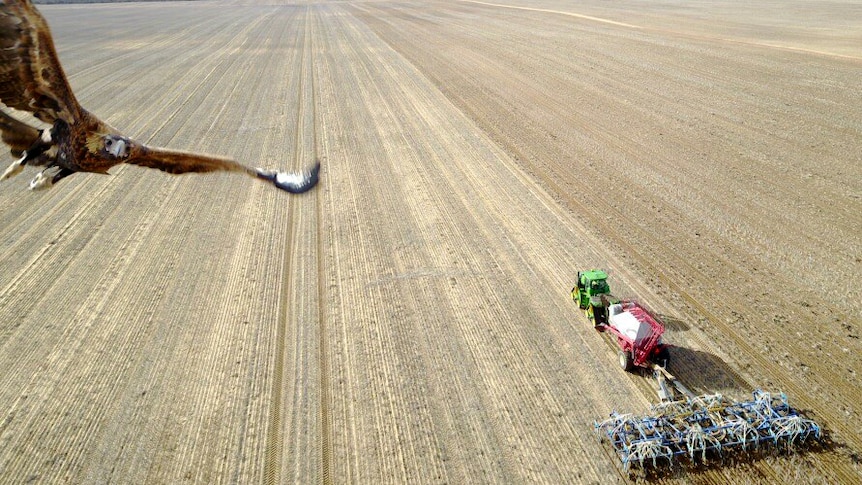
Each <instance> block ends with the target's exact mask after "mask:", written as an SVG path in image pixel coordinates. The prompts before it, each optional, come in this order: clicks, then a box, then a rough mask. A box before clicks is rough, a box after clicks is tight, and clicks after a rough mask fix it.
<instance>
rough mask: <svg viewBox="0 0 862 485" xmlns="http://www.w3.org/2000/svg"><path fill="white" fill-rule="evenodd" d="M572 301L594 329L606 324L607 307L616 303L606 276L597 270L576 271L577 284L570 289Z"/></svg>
mask: <svg viewBox="0 0 862 485" xmlns="http://www.w3.org/2000/svg"><path fill="white" fill-rule="evenodd" d="M572 299H573V300H575V301H576V302H577V303H578V306H579V307H580V308H581V310H584V312H585V313H586V314H587V318H589V319H590V321H592V322H593V324H594V325H595V326H596V327H598V326H601V325H607V324H608V307H609V306H610V305H612V304H614V303H616V298H614V296H613V295H611V287H610V286H608V274H607V273H605V272H604V271H602V270H599V269H593V270H590V271H578V284H577V285H576V286H575V287H574V288H572Z"/></svg>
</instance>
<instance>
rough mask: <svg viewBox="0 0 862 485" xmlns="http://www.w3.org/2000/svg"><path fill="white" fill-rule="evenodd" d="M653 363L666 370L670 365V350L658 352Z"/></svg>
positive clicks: (665, 349)
mask: <svg viewBox="0 0 862 485" xmlns="http://www.w3.org/2000/svg"><path fill="white" fill-rule="evenodd" d="M655 362H656V364H658V365H660V366H662V367H664V368H665V369H667V368H668V366H669V365H670V350H668V349H667V347H665V348H663V349H661V350H659V352H658V355H656V358H655Z"/></svg>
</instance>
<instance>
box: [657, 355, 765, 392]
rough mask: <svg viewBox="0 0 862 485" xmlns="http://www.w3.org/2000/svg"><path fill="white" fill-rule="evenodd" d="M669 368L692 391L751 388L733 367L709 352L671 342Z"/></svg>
mask: <svg viewBox="0 0 862 485" xmlns="http://www.w3.org/2000/svg"><path fill="white" fill-rule="evenodd" d="M668 371H669V372H670V373H672V374H673V375H674V376H676V378H677V380H679V382H680V383H682V385H684V386H685V387H687V388H688V389H689V390H691V392H693V393H695V394H714V393H716V392H721V393H726V392H727V391H728V390H732V391H735V392H741V393H744V394H750V393H751V392H752V391H753V389H751V388H750V385H749V384H748V382H746V380H745V379H743V378H742V377H741V376H740V375H739V374H738V373H737V372H736V371H735V370H733V368H732V367H730V366H729V365H727V363H725V362H724V361H723V360H721V358H719V357H717V356H716V355H713V354H711V353H709V352H702V351H700V350H694V349H689V348H687V347H681V346H676V345H672V346H671V347H670V364H669V365H668Z"/></svg>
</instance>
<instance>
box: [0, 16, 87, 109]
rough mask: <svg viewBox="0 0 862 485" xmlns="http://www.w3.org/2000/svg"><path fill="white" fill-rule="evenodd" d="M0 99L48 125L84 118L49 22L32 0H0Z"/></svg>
mask: <svg viewBox="0 0 862 485" xmlns="http://www.w3.org/2000/svg"><path fill="white" fill-rule="evenodd" d="M0 102H2V103H3V104H5V105H6V106H8V107H10V108H15V109H17V110H21V111H28V112H30V113H33V115H34V116H35V117H36V118H38V119H39V120H41V121H43V122H45V123H48V124H53V123H54V121H56V120H57V119H62V120H64V121H66V122H67V123H69V124H74V123H75V121H77V120H78V119H80V117H81V112H82V108H81V106H80V105H79V104H78V101H77V100H76V99H75V95H74V94H73V93H72V88H71V87H70V86H69V81H68V80H67V79H66V75H65V74H64V73H63V68H62V67H61V66H60V61H59V59H58V58H57V52H56V50H55V48H54V41H53V40H52V38H51V31H50V30H49V29H48V23H47V22H45V19H44V17H42V14H40V13H39V11H38V10H36V8H35V7H34V6H33V4H32V3H30V0H0Z"/></svg>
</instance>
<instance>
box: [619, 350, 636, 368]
mask: <svg viewBox="0 0 862 485" xmlns="http://www.w3.org/2000/svg"><path fill="white" fill-rule="evenodd" d="M619 358H620V367H622V368H623V370H624V371H626V372H631V371H632V370H634V368H635V360H634V358H633V357H632V353H631V352H625V351H623V350H620V353H619Z"/></svg>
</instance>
